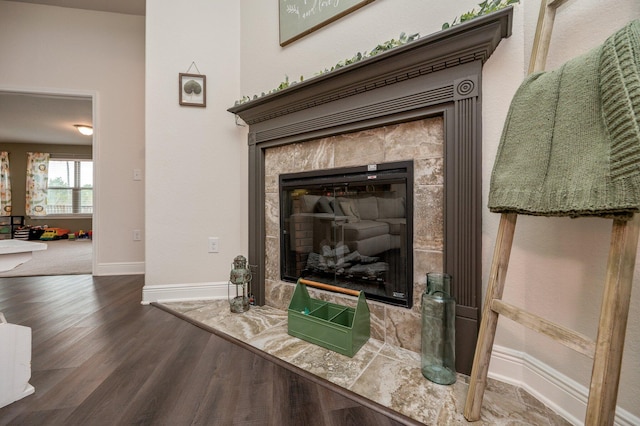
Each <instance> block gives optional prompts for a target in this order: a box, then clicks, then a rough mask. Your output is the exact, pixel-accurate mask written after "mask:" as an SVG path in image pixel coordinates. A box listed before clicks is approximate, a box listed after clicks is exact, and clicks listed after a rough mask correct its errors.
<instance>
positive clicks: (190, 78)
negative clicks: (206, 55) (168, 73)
mask: <svg viewBox="0 0 640 426" xmlns="http://www.w3.org/2000/svg"><path fill="white" fill-rule="evenodd" d="M178 83H179V86H180V87H179V89H180V105H184V106H198V107H206V106H207V76H205V75H202V74H186V73H180V75H179V77H178Z"/></svg>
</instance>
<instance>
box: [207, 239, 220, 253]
mask: <svg viewBox="0 0 640 426" xmlns="http://www.w3.org/2000/svg"><path fill="white" fill-rule="evenodd" d="M219 251H220V241H219V239H218V237H209V253H218V252H219Z"/></svg>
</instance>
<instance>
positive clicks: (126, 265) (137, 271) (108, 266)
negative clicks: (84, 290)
mask: <svg viewBox="0 0 640 426" xmlns="http://www.w3.org/2000/svg"><path fill="white" fill-rule="evenodd" d="M143 274H144V262H121V263H100V264H98V265H94V267H93V275H143Z"/></svg>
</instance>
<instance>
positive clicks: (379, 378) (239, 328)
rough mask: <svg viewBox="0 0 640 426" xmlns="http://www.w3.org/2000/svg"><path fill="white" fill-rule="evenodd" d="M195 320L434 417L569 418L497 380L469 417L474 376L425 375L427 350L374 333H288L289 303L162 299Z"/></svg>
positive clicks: (422, 418) (442, 421)
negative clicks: (346, 339)
mask: <svg viewBox="0 0 640 426" xmlns="http://www.w3.org/2000/svg"><path fill="white" fill-rule="evenodd" d="M162 305H163V306H164V307H165V308H168V309H169V310H170V311H174V312H177V313H180V314H182V315H184V316H186V317H188V318H189V319H191V320H192V321H194V322H199V323H201V324H204V325H206V326H208V327H211V328H214V329H216V330H219V331H221V332H223V333H225V334H228V335H230V336H232V337H234V338H236V339H238V340H240V341H243V342H246V343H248V344H250V345H252V346H253V347H255V348H257V349H259V350H261V351H264V352H266V353H269V354H271V355H273V356H276V357H278V358H280V359H281V360H283V361H285V362H287V363H290V364H292V365H295V366H297V367H300V368H302V369H304V370H306V371H308V372H310V373H312V374H314V375H316V376H319V377H321V378H323V379H326V380H328V381H330V382H332V383H334V384H336V385H338V386H341V387H343V388H346V389H349V390H351V391H353V392H355V393H357V394H359V395H361V396H364V397H365V398H368V399H370V400H372V401H375V402H377V403H379V404H381V405H383V406H385V407H388V408H391V409H392V410H394V411H396V412H399V413H401V414H403V415H405V416H407V417H410V418H412V419H414V420H416V421H418V422H421V423H424V424H427V425H467V424H474V425H475V424H480V425H514V424H519V425H520V424H522V425H525V424H526V425H568V424H570V423H568V422H567V421H566V420H564V419H563V418H562V417H560V416H559V415H557V414H556V413H554V412H553V411H551V410H550V409H549V408H547V407H545V406H544V405H543V404H542V403H540V402H539V401H538V400H536V399H535V398H533V397H532V396H531V395H530V394H528V393H527V392H526V391H524V390H523V389H520V388H517V387H514V386H510V385H506V384H504V383H500V382H497V381H493V380H490V382H489V385H488V387H487V391H486V392H485V397H484V406H483V411H482V420H481V421H479V422H473V423H469V422H467V421H466V419H465V418H464V417H463V415H462V411H463V408H464V401H465V398H466V394H467V389H468V384H467V377H466V376H464V375H458V381H457V382H456V383H455V384H453V385H451V386H442V385H437V384H435V383H432V382H430V381H428V380H427V379H425V378H424V377H423V376H422V373H421V371H420V355H419V353H417V352H412V351H410V350H406V349H403V348H400V347H397V346H392V345H390V344H388V343H383V342H382V341H380V340H376V339H373V338H371V339H369V342H367V343H366V344H365V345H364V346H363V347H362V348H361V349H360V350H359V351H358V352H357V353H356V354H355V356H354V357H353V358H349V357H347V356H344V355H340V354H338V353H336V352H332V351H330V350H327V349H324V348H322V347H319V346H316V345H313V344H311V343H308V342H305V341H303V340H300V339H298V338H295V337H292V336H289V335H288V334H287V313H286V311H283V310H280V309H276V308H273V307H269V306H252V307H251V309H250V310H249V311H248V312H245V313H243V314H234V313H231V312H230V310H229V303H228V302H227V301H226V300H208V301H189V302H168V303H163V304H162Z"/></svg>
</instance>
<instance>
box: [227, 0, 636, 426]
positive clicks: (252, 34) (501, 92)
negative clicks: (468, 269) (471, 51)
mask: <svg viewBox="0 0 640 426" xmlns="http://www.w3.org/2000/svg"><path fill="white" fill-rule="evenodd" d="M241 4H242V55H241V64H242V66H241V77H242V78H241V85H242V86H241V88H242V91H241V93H240V94H239V95H238V96H237V97H238V98H240V97H241V96H242V95H248V96H252V95H254V94H259V93H261V92H263V91H264V92H267V91H269V90H270V89H272V88H274V87H276V86H277V85H278V84H279V83H280V81H283V80H284V76H285V75H288V76H289V77H290V78H291V79H298V78H299V76H300V75H304V76H305V77H306V78H309V77H311V76H313V75H314V73H315V72H317V71H319V70H322V69H324V68H326V67H331V66H332V65H334V64H335V63H337V62H338V61H340V60H342V59H344V58H347V57H351V56H353V54H355V53H357V52H358V51H361V52H363V51H365V50H367V51H368V50H371V48H373V47H374V46H375V45H376V44H378V43H380V42H383V41H386V40H388V39H391V38H394V37H397V36H398V34H399V33H400V32H406V33H407V34H410V33H413V32H420V34H422V35H426V34H429V33H432V32H434V31H437V30H439V29H440V27H441V24H442V23H443V22H445V21H451V20H452V19H453V18H454V17H455V16H458V15H460V14H461V13H463V12H466V11H467V10H469V9H471V8H473V7H474V6H476V5H477V1H475V0H468V1H467V0H465V1H457V2H428V1H424V0H405V1H403V2H402V6H401V7H398V4H397V2H393V1H390V0H377V1H374V2H373V3H371V4H370V5H367V6H365V7H364V8H362V9H360V10H358V11H356V12H354V13H352V14H350V15H348V16H346V17H344V18H342V19H340V20H338V21H336V22H334V23H332V24H330V25H329V26H327V27H324V28H322V29H320V30H318V31H316V32H314V33H312V34H311V35H308V36H306V37H304V38H302V39H300V40H298V41H296V42H294V43H293V44H291V45H289V46H286V47H284V48H283V47H280V46H279V44H278V15H277V8H276V7H275V4H274V2H256V1H254V0H242V1H241ZM613 4H615V8H611V6H612V5H613ZM538 10H539V1H537V0H526V1H525V2H523V3H522V4H520V5H518V6H516V13H515V19H514V28H513V36H512V37H511V38H510V39H507V40H503V41H502V43H501V44H500V46H499V47H498V49H497V51H496V52H495V53H494V55H493V56H492V57H491V58H490V59H489V61H488V62H487V64H486V65H485V68H484V72H483V96H484V97H483V155H484V158H483V167H484V170H483V176H484V177H483V181H484V200H485V205H486V200H487V194H488V189H489V176H490V173H491V168H492V166H493V160H494V157H495V152H496V149H497V145H498V141H499V138H500V133H501V131H502V126H503V124H504V119H505V116H506V112H507V109H508V106H509V102H510V100H511V97H512V96H513V93H514V92H515V90H516V89H517V87H518V85H519V84H520V82H521V81H522V79H523V77H524V76H525V73H526V68H527V66H528V55H529V54H530V50H531V44H532V40H533V35H534V31H535V26H536V21H537V18H538ZM639 17H640V4H639V3H638V2H636V1H634V0H619V1H616V2H602V1H599V0H583V1H581V2H579V1H577V0H570V1H569V2H567V4H565V5H564V6H563V8H562V9H561V10H559V11H558V16H557V20H556V29H555V32H554V37H553V44H552V47H551V49H550V55H549V59H548V68H549V67H555V66H558V65H559V64H561V63H563V62H564V61H566V60H568V59H570V58H572V57H574V56H576V55H578V54H580V53H583V52H585V51H586V50H588V49H590V48H591V47H594V46H596V45H598V44H599V43H601V42H602V41H603V40H604V39H605V38H606V37H607V36H608V35H609V34H611V33H612V32H614V31H615V30H617V29H618V28H620V27H621V26H623V25H624V24H625V23H627V22H628V20H630V19H634V18H639ZM498 221H499V215H495V214H491V213H490V212H489V211H488V210H485V211H484V212H483V269H484V278H483V282H484V285H485V287H486V282H487V276H488V273H489V268H490V262H491V257H492V254H493V245H494V242H495V236H496V231H497V227H498ZM610 228H611V221H608V220H597V219H580V220H571V219H560V218H557V219H541V218H532V217H527V216H520V217H519V219H518V229H517V232H516V239H515V242H514V248H513V254H512V258H511V259H512V260H511V264H510V269H509V271H510V272H509V275H508V279H509V286H508V289H507V291H506V293H505V298H506V299H507V300H509V301H512V302H513V303H516V304H519V305H520V306H523V307H526V308H527V309H529V310H532V311H534V312H537V313H539V314H541V315H543V316H545V317H548V318H550V319H553V320H555V321H558V322H560V323H561V324H564V325H567V326H569V327H573V328H575V329H577V330H578V331H582V332H583V333H585V334H587V335H589V336H591V337H593V338H595V329H596V327H597V317H598V315H599V306H600V299H601V289H602V283H603V280H604V271H605V267H606V258H607V251H608V244H609V235H610ZM638 264H639V266H640V262H639V263H638ZM638 283H640V271H637V272H636V278H635V289H634V292H633V295H632V301H631V312H630V318H629V326H628V329H627V344H626V348H625V354H624V360H623V370H622V379H621V385H620V393H619V398H618V403H619V406H620V407H621V408H622V409H623V410H627V411H628V412H629V413H631V414H632V415H635V416H636V419H637V418H638V417H640V407H639V406H638V404H637V395H638V394H640V372H639V370H638V368H637V366H638V365H640V321H639V320H640V287H639V286H638ZM496 343H497V344H498V345H500V346H501V347H504V348H506V349H507V350H509V351H512V350H515V351H516V352H515V353H518V354H521V357H522V359H531V358H532V359H534V360H536V362H537V361H539V362H540V363H542V365H544V366H546V367H548V370H549V372H554V371H557V372H559V373H560V374H562V375H564V376H566V377H567V380H568V381H571V380H575V381H576V382H577V383H579V384H581V385H582V390H584V387H585V386H588V382H589V377H590V373H591V372H590V365H591V362H590V360H588V359H585V358H584V357H582V356H581V355H578V354H576V353H574V352H573V351H570V350H568V349H565V348H564V347H562V346H560V345H557V344H555V343H551V342H550V341H548V340H547V339H546V338H544V337H540V336H538V335H537V334H535V333H529V332H527V331H525V330H523V329H522V328H521V327H519V326H515V325H512V324H509V323H508V320H504V321H501V323H500V326H499V331H498V335H497V338H496ZM494 364H498V365H494ZM523 368H524V367H523ZM491 369H492V370H493V372H494V374H496V375H499V374H502V373H503V372H501V371H499V369H500V365H499V363H492V366H491ZM550 375H553V374H552V373H550ZM507 379H511V381H513V382H518V380H519V378H518V377H511V378H509V377H507ZM523 382H524V383H523V384H524V385H527V386H531V387H533V386H534V385H533V384H531V383H526V379H523ZM578 416H579V414H578Z"/></svg>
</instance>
